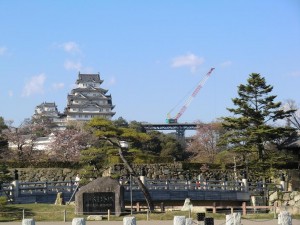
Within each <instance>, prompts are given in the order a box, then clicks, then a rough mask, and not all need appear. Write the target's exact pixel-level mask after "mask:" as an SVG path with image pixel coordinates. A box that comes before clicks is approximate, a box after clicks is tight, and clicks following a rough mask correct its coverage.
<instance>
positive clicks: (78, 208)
mask: <svg viewBox="0 0 300 225" xmlns="http://www.w3.org/2000/svg"><path fill="white" fill-rule="evenodd" d="M123 196H124V190H123V187H122V186H121V185H120V184H119V182H118V181H117V180H114V179H112V178H111V177H100V178H97V179H96V180H94V181H92V182H91V183H89V184H87V185H85V186H83V187H80V188H79V191H78V192H77V193H76V195H75V212H76V214H77V215H78V214H84V215H99V214H107V212H108V210H110V213H111V214H115V215H116V216H120V215H121V212H122V211H124V209H125V206H124V197H123Z"/></svg>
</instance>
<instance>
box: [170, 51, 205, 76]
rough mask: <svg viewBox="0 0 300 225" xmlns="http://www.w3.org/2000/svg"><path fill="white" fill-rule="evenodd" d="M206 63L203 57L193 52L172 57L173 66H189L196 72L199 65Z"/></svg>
mask: <svg viewBox="0 0 300 225" xmlns="http://www.w3.org/2000/svg"><path fill="white" fill-rule="evenodd" d="M203 63H204V58H203V57H198V56H196V55H194V54H192V53H188V54H186V55H182V56H178V57H175V58H174V59H172V65H171V66H172V67H175V68H177V67H189V68H190V69H191V71H192V72H195V71H196V69H197V67H198V66H200V65H202V64H203Z"/></svg>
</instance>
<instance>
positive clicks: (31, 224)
mask: <svg viewBox="0 0 300 225" xmlns="http://www.w3.org/2000/svg"><path fill="white" fill-rule="evenodd" d="M22 225H35V221H34V220H33V219H23V220H22Z"/></svg>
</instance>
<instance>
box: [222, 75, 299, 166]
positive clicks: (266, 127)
mask: <svg viewBox="0 0 300 225" xmlns="http://www.w3.org/2000/svg"><path fill="white" fill-rule="evenodd" d="M247 81H248V83H247V84H246V85H243V84H241V85H239V86H238V97H237V98H234V99H232V101H233V103H234V105H235V106H236V108H228V109H227V110H228V111H229V112H231V113H233V114H234V116H232V117H225V118H223V120H224V121H223V126H224V128H225V129H226V133H225V135H223V137H222V143H223V144H224V145H226V146H227V147H228V148H229V150H231V151H233V152H235V153H237V155H238V156H240V157H241V160H242V161H243V163H244V164H248V163H249V164H251V163H252V165H255V166H256V170H259V169H261V170H262V171H265V169H266V168H268V167H269V166H270V165H272V164H274V161H275V160H277V161H278V160H279V161H280V157H279V155H280V154H279V153H280V152H279V151H278V150H277V149H278V148H274V146H275V147H279V145H282V144H283V143H284V141H285V140H287V138H288V137H290V136H291V135H293V134H294V129H291V128H285V127H278V126H274V122H276V121H277V120H280V119H285V118H288V117H290V116H291V113H292V111H284V110H282V109H281V102H274V101H275V98H276V96H275V95H271V92H272V90H273V87H272V86H271V85H268V84H266V81H265V78H263V77H261V76H260V74H257V73H252V74H250V76H249V78H248V80H247ZM274 149H275V151H274ZM281 160H282V159H281Z"/></svg>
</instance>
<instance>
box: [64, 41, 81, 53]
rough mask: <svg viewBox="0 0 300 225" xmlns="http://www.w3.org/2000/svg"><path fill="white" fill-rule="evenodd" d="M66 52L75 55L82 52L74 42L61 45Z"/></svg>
mask: <svg viewBox="0 0 300 225" xmlns="http://www.w3.org/2000/svg"><path fill="white" fill-rule="evenodd" d="M60 46H61V47H62V48H63V49H64V51H66V52H69V53H75V52H80V48H79V46H78V44H77V43H76V42H74V41H69V42H66V43H63V44H61V45H60Z"/></svg>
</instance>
